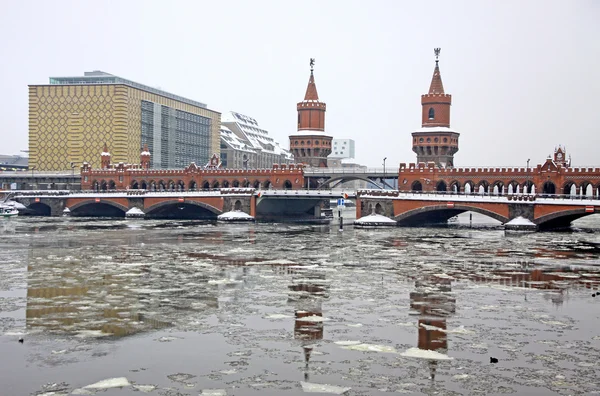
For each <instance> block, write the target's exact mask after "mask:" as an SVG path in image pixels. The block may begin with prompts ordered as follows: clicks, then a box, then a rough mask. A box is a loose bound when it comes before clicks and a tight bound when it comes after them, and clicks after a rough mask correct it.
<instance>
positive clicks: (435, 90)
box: [429, 48, 444, 95]
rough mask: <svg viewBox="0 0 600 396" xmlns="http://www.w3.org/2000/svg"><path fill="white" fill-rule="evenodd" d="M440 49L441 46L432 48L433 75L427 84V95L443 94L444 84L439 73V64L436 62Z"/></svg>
mask: <svg viewBox="0 0 600 396" xmlns="http://www.w3.org/2000/svg"><path fill="white" fill-rule="evenodd" d="M441 50H442V49H441V48H434V49H433V52H434V53H435V69H433V77H432V78H431V85H430V86H429V95H431V94H444V84H442V75H441V74H440V65H439V64H438V62H439V61H440V60H439V57H440V52H441Z"/></svg>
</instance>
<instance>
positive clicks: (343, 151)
mask: <svg viewBox="0 0 600 396" xmlns="http://www.w3.org/2000/svg"><path fill="white" fill-rule="evenodd" d="M332 144H333V147H332V149H331V154H329V157H328V158H330V159H331V158H355V157H354V155H355V154H354V140H353V139H333V142H332ZM330 166H331V165H330Z"/></svg>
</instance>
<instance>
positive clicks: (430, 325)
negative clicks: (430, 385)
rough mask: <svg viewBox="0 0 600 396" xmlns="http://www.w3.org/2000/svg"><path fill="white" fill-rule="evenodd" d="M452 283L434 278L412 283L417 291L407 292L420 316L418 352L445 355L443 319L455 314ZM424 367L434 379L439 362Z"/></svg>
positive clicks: (446, 348)
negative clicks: (421, 350)
mask: <svg viewBox="0 0 600 396" xmlns="http://www.w3.org/2000/svg"><path fill="white" fill-rule="evenodd" d="M451 281H452V280H451V278H449V277H441V276H435V275H433V276H428V277H424V278H421V279H418V280H416V281H415V288H416V290H415V291H414V292H411V293H410V308H411V310H412V311H413V313H414V314H415V315H418V317H419V320H418V341H417V346H418V348H419V349H423V350H430V351H436V352H440V353H444V354H447V352H448V336H447V334H446V330H447V327H446V318H447V317H448V316H450V315H451V314H453V313H454V312H455V311H456V299H455V298H454V297H453V296H452V295H451V294H450V292H451V291H452V284H451ZM427 364H428V366H429V372H430V376H431V379H432V380H434V379H435V372H436V369H437V364H438V361H437V360H429V361H428V363H427Z"/></svg>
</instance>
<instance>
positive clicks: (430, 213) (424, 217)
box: [394, 205, 508, 227]
mask: <svg viewBox="0 0 600 396" xmlns="http://www.w3.org/2000/svg"><path fill="white" fill-rule="evenodd" d="M464 212H475V213H479V214H482V215H484V216H487V217H489V218H491V219H494V220H497V221H500V222H501V223H506V222H507V221H508V218H506V217H504V216H502V215H499V214H497V213H495V212H492V211H490V210H486V209H482V208H478V207H471V206H467V205H454V207H451V208H450V207H448V206H447V205H433V206H425V207H422V208H418V209H413V210H410V211H408V212H405V213H402V214H400V215H398V216H396V217H394V220H396V221H397V222H398V225H400V226H411V227H415V226H431V225H447V224H448V220H449V219H451V218H452V217H454V216H458V215H459V214H461V213H464Z"/></svg>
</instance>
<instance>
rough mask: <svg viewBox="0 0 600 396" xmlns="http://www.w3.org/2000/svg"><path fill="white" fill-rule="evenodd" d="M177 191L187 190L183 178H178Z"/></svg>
mask: <svg viewBox="0 0 600 396" xmlns="http://www.w3.org/2000/svg"><path fill="white" fill-rule="evenodd" d="M177 191H185V182H184V181H183V180H177Z"/></svg>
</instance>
